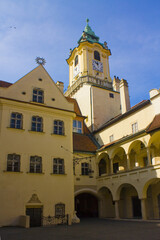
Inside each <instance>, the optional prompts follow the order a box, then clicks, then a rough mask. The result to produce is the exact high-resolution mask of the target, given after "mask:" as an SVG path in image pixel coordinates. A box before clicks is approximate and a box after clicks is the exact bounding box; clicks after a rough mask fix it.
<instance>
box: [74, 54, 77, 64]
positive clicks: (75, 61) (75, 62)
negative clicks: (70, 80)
mask: <svg viewBox="0 0 160 240" xmlns="http://www.w3.org/2000/svg"><path fill="white" fill-rule="evenodd" d="M77 64H78V55H77V56H76V57H75V60H74V66H77Z"/></svg>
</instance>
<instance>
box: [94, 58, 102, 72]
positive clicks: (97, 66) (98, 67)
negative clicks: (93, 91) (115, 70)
mask: <svg viewBox="0 0 160 240" xmlns="http://www.w3.org/2000/svg"><path fill="white" fill-rule="evenodd" d="M92 66H93V70H96V71H99V72H103V63H102V62H99V61H96V60H92Z"/></svg>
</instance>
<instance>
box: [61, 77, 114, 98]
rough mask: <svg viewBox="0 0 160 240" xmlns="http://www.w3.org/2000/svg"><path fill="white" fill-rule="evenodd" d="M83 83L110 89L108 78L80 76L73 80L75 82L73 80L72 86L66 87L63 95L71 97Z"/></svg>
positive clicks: (110, 84)
mask: <svg viewBox="0 0 160 240" xmlns="http://www.w3.org/2000/svg"><path fill="white" fill-rule="evenodd" d="M84 83H89V84H91V85H95V86H97V87H103V88H106V89H112V83H111V82H108V80H102V79H100V78H97V77H91V76H81V77H79V78H78V79H77V80H75V82H73V84H72V86H70V87H68V89H67V91H66V92H65V94H64V95H65V96H66V97H71V96H72V95H73V94H74V93H75V92H76V91H77V90H78V89H79V88H80V87H82V86H83V84H84Z"/></svg>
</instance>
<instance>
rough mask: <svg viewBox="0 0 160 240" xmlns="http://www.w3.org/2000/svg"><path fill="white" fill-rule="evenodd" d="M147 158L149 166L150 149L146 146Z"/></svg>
mask: <svg viewBox="0 0 160 240" xmlns="http://www.w3.org/2000/svg"><path fill="white" fill-rule="evenodd" d="M147 158H148V166H150V165H151V164H152V163H151V155H150V149H149V148H148V147H147Z"/></svg>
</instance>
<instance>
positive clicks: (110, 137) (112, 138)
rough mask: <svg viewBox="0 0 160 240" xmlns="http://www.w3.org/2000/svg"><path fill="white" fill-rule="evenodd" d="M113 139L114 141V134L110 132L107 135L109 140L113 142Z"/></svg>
mask: <svg viewBox="0 0 160 240" xmlns="http://www.w3.org/2000/svg"><path fill="white" fill-rule="evenodd" d="M113 141H114V135H113V134H112V135H110V136H109V142H113Z"/></svg>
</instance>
